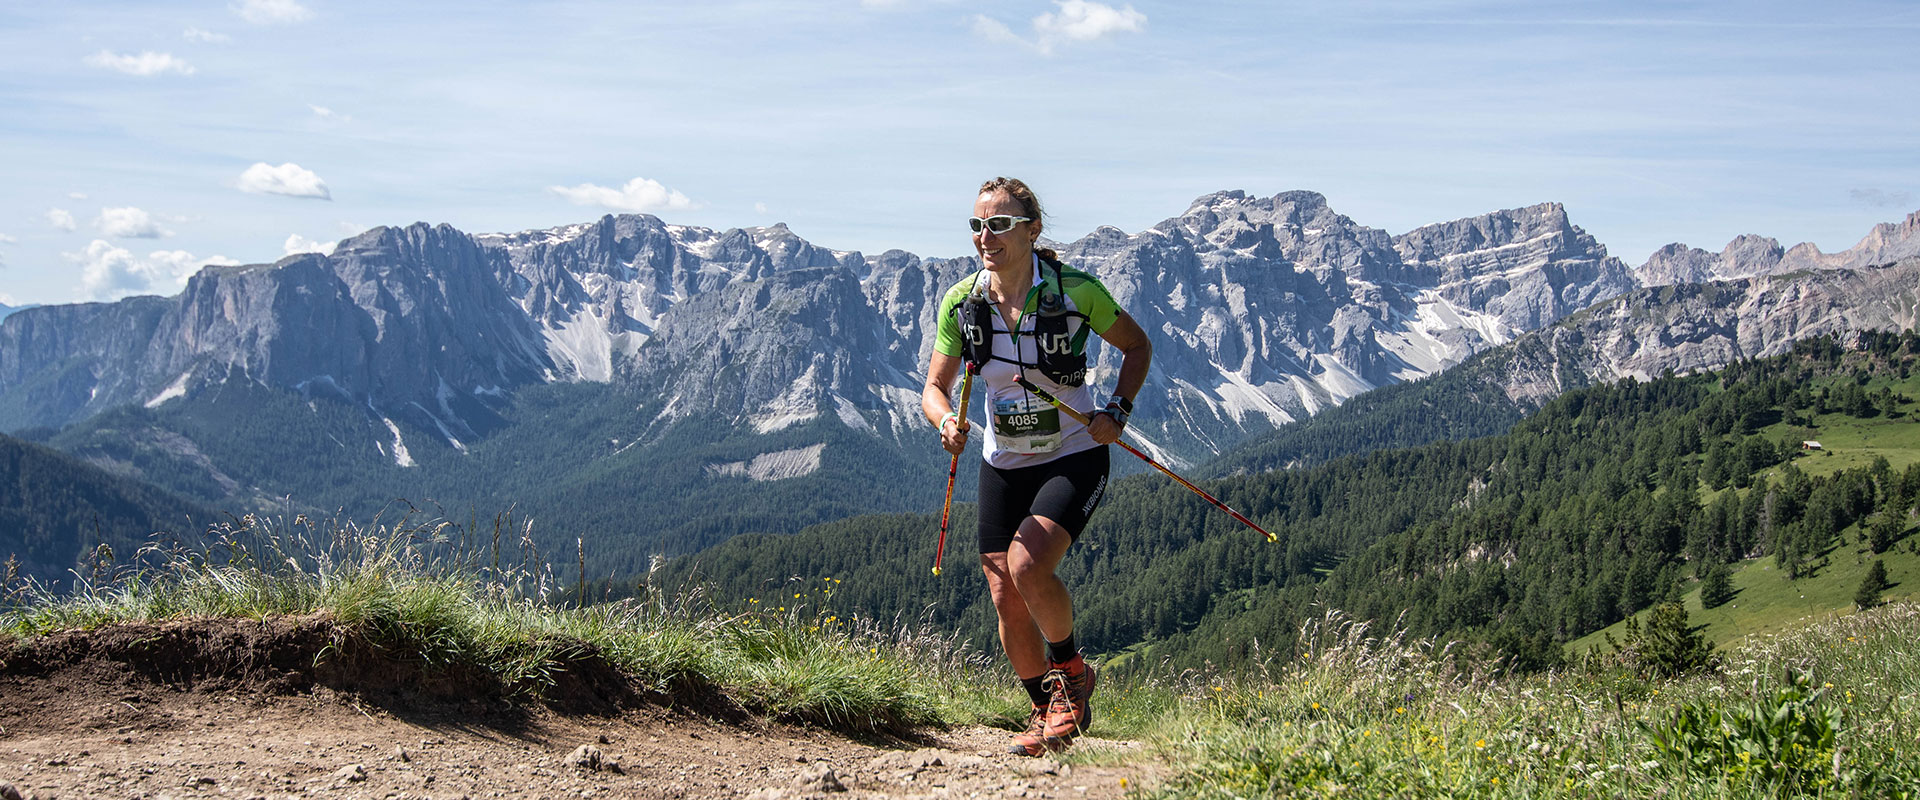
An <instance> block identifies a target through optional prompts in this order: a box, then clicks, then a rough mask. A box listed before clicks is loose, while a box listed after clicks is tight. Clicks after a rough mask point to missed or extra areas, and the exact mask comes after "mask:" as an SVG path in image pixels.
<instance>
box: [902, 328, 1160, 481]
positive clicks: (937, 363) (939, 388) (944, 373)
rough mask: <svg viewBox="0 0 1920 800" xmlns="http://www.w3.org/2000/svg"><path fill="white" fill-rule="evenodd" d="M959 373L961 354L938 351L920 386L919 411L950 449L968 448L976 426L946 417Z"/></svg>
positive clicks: (951, 406)
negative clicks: (971, 431)
mask: <svg viewBox="0 0 1920 800" xmlns="http://www.w3.org/2000/svg"><path fill="white" fill-rule="evenodd" d="M1136 329H1137V326H1136ZM959 374H960V357H959V356H950V355H946V354H945V353H940V352H938V351H936V352H934V354H933V360H932V361H931V362H930V363H928V364H927V384H926V385H925V386H923V387H921V388H920V413H921V414H923V415H925V416H926V418H927V424H929V425H933V426H936V427H938V428H939V429H940V446H941V447H944V448H946V449H947V452H949V453H959V452H960V451H962V450H965V449H966V447H967V430H968V429H970V428H972V427H973V426H972V425H971V424H969V423H966V422H960V421H959V420H958V419H956V420H954V424H951V425H950V424H946V422H945V421H944V420H946V417H947V415H948V414H950V413H954V411H955V409H954V407H953V401H952V400H950V399H949V398H951V397H952V396H953V378H954V376H956V375H959Z"/></svg>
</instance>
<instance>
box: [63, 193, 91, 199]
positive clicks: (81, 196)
mask: <svg viewBox="0 0 1920 800" xmlns="http://www.w3.org/2000/svg"><path fill="white" fill-rule="evenodd" d="M67 197H70V198H72V199H75V200H85V199H87V193H86V192H67Z"/></svg>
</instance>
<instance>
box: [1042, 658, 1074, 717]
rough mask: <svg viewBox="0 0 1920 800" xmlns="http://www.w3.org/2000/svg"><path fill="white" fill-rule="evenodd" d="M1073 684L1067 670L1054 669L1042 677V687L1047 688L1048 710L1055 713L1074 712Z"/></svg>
mask: <svg viewBox="0 0 1920 800" xmlns="http://www.w3.org/2000/svg"><path fill="white" fill-rule="evenodd" d="M1071 686H1072V684H1071V682H1070V679H1069V678H1067V673H1066V671H1065V670H1058V669H1056V670H1053V671H1052V672H1048V673H1047V675H1046V677H1044V678H1041V679H1040V687H1041V688H1043V689H1046V690H1047V695H1048V698H1049V699H1048V701H1047V710H1048V711H1050V712H1053V713H1072V712H1073V694H1072V692H1071V691H1070V687H1071Z"/></svg>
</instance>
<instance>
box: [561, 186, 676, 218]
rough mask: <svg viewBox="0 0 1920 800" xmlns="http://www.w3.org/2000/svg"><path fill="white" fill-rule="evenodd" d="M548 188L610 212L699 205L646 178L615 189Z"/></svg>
mask: <svg viewBox="0 0 1920 800" xmlns="http://www.w3.org/2000/svg"><path fill="white" fill-rule="evenodd" d="M548 191H551V192H553V193H554V194H557V195H560V196H561V197H564V198H567V199H568V200H571V201H573V204H574V205H577V206H600V207H602V208H606V209H610V210H613V211H629V212H636V213H648V212H653V211H668V210H672V211H685V210H688V209H692V208H697V207H698V205H697V204H696V203H694V202H693V200H692V199H690V198H688V197H687V196H686V195H684V194H681V193H680V192H678V191H675V190H672V189H668V188H667V187H665V186H662V185H660V182H659V181H655V180H651V179H648V178H634V179H633V180H630V181H627V184H626V185H625V186H622V187H620V188H618V189H613V188H609V187H606V186H596V185H594V184H591V183H583V184H580V185H579V186H551V187H548Z"/></svg>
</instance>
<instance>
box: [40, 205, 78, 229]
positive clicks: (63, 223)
mask: <svg viewBox="0 0 1920 800" xmlns="http://www.w3.org/2000/svg"><path fill="white" fill-rule="evenodd" d="M47 224H49V225H52V226H53V227H56V228H59V229H60V230H63V231H71V230H74V229H77V228H79V227H80V226H79V225H78V224H75V223H74V221H73V214H72V212H69V211H67V210H66V209H64V208H49V209H47Z"/></svg>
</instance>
